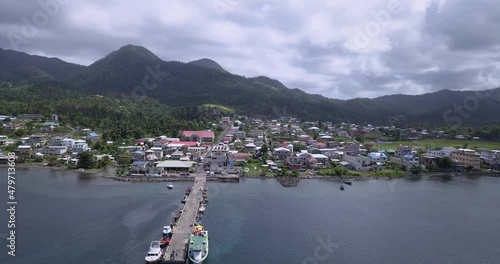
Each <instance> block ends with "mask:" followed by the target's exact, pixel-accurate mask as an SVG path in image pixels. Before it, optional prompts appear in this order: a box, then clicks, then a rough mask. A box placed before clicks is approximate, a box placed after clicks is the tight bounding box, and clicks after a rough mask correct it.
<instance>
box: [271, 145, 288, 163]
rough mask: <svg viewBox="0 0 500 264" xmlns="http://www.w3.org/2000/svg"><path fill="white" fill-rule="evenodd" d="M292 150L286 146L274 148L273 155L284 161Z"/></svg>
mask: <svg viewBox="0 0 500 264" xmlns="http://www.w3.org/2000/svg"><path fill="white" fill-rule="evenodd" d="M291 153H292V152H291V151H290V150H289V149H287V148H275V149H274V156H275V157H276V158H277V159H279V160H282V161H286V160H287V159H288V157H289V156H290V154H291Z"/></svg>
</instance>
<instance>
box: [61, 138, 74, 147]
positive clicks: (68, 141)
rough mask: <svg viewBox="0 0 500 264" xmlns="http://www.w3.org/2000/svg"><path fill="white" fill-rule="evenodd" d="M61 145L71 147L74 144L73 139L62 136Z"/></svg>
mask: <svg viewBox="0 0 500 264" xmlns="http://www.w3.org/2000/svg"><path fill="white" fill-rule="evenodd" d="M61 145H62V146H65V147H68V148H72V147H73V146H74V145H75V140H74V139H72V138H64V139H63V140H61Z"/></svg>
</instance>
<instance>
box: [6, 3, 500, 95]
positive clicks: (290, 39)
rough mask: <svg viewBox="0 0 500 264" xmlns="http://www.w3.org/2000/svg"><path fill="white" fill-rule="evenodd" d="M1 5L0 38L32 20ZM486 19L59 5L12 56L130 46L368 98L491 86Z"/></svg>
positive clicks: (478, 10) (298, 6)
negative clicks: (43, 25) (204, 58)
mask: <svg viewBox="0 0 500 264" xmlns="http://www.w3.org/2000/svg"><path fill="white" fill-rule="evenodd" d="M3 5H4V8H2V10H0V35H3V36H7V34H8V33H9V32H17V33H19V32H21V31H22V28H23V26H24V24H23V21H22V18H23V17H31V16H32V15H33V14H34V13H35V12H38V11H40V10H41V8H40V7H39V6H38V4H37V2H36V1H31V2H30V1H8V2H7V3H5V4H3ZM396 7H397V8H396ZM498 17H500V9H498V7H497V3H496V1H494V0H478V1H473V2H472V1H467V0H456V1H445V0H435V1H433V0H408V1H403V0H400V1H398V0H370V1H362V0H354V1H323V0H311V1H302V0H290V1H285V0H281V1H272V2H269V1H262V0H255V1H242V0H215V1H202V0H189V1H182V0H172V1H160V0H154V1H153V0H151V1H148V0H146V1H140V2H138V1H132V0H124V1H119V2H117V1H98V0H90V1H85V2H83V1H70V2H69V3H68V4H67V5H65V6H63V7H61V10H60V12H59V13H58V14H57V15H56V16H55V17H53V18H51V21H50V23H49V24H48V25H47V27H45V28H43V30H40V33H39V34H38V35H37V36H35V37H33V38H30V39H29V42H28V43H26V44H24V45H21V46H20V48H19V49H20V50H21V51H26V52H30V53H35V54H43V55H47V56H57V57H60V58H62V59H65V60H68V61H71V62H76V63H83V64H90V63H91V62H93V61H95V60H97V59H99V58H100V57H102V56H104V55H106V54H108V53H109V52H111V51H113V50H116V49H118V48H119V47H120V46H123V45H126V44H129V43H132V44H137V45H143V46H145V47H146V48H149V49H151V50H152V51H153V52H155V53H156V54H158V55H159V56H160V57H161V58H163V59H165V60H180V61H188V60H194V59H199V58H203V57H206V58H211V59H213V60H215V61H217V62H219V63H220V64H221V65H222V66H223V67H225V68H226V69H228V70H230V71H231V72H233V73H235V74H240V75H245V76H249V77H251V76H255V75H267V76H269V77H272V78H276V79H279V80H280V81H282V82H283V83H284V84H285V85H287V86H289V87H298V88H301V89H303V90H304V91H306V92H309V93H320V94H323V95H325V96H329V97H335V98H352V97H357V96H361V97H375V96H380V95H384V94H391V93H406V94H418V93H425V92H431V91H435V90H439V89H445V88H452V89H468V88H470V87H473V86H474V85H476V86H477V83H478V82H482V83H484V84H487V86H488V87H487V88H492V87H493V86H492V85H500V84H499V82H498V80H500V76H499V75H498V69H499V67H500V63H499V61H500V55H499V54H500V37H499V36H500V35H498V34H496V31H497V29H498V27H499V26H500V20H499V19H498ZM0 46H1V47H3V48H10V47H11V45H10V43H9V40H8V39H7V38H2V39H0ZM481 76H483V77H481ZM481 78H482V79H481Z"/></svg>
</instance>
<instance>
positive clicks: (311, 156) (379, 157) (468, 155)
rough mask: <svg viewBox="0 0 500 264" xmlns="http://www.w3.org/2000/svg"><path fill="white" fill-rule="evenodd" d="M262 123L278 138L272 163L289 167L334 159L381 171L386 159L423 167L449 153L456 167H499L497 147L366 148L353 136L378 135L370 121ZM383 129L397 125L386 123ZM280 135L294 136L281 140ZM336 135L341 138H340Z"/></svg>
mask: <svg viewBox="0 0 500 264" xmlns="http://www.w3.org/2000/svg"><path fill="white" fill-rule="evenodd" d="M265 126H266V128H267V130H268V131H269V133H270V136H271V138H273V139H274V141H278V142H279V146H274V148H273V149H272V157H273V159H274V162H273V163H275V164H276V165H277V166H283V167H287V168H289V169H298V170H303V169H318V168H321V167H324V166H325V165H327V164H329V163H331V162H334V163H337V164H340V165H341V166H343V167H345V168H347V169H351V170H357V171H380V170H383V169H384V165H386V164H387V163H394V164H397V165H401V167H402V168H406V169H408V170H410V169H411V168H413V167H416V166H422V167H423V168H425V167H428V166H434V165H437V161H438V158H443V157H448V158H449V159H450V160H451V162H452V167H453V168H455V169H465V168H471V169H473V170H479V169H480V167H481V164H486V165H490V166H491V167H492V168H498V167H499V165H500V151H498V150H488V149H480V150H478V151H476V150H472V149H457V148H452V147H444V148H436V149H428V150H422V149H418V148H413V147H409V146H399V147H398V148H397V149H394V150H378V151H369V150H371V149H374V148H373V147H374V146H373V144H370V143H366V144H360V143H359V142H357V141H356V140H354V139H353V138H354V137H355V136H357V135H365V136H366V135H371V136H373V137H374V138H378V136H379V135H380V132H379V128H377V127H373V126H371V125H367V126H358V125H354V124H350V125H348V124H341V125H340V126H334V125H333V124H332V123H330V122H325V123H323V124H322V128H319V127H318V123H317V122H310V123H303V124H299V123H298V122H297V121H285V122H284V121H283V120H271V121H270V122H268V123H267V124H265ZM301 127H302V128H303V129H302V128H301ZM305 127H306V128H305ZM385 129H393V130H394V129H396V128H394V127H385ZM398 133H402V134H403V135H404V137H406V138H410V139H422V138H424V137H440V136H443V135H444V134H443V132H442V131H437V132H428V131H425V130H424V131H416V130H412V129H401V130H398ZM283 135H287V136H288V138H293V139H294V140H289V141H280V138H282V136H283ZM313 135H314V136H313ZM334 138H336V139H337V140H334ZM339 138H340V139H341V140H342V141H344V142H342V141H339V140H338V139H339ZM476 139H478V138H476ZM297 145H299V146H302V147H303V148H305V150H294V146H297ZM425 151H427V152H425ZM422 152H423V153H422Z"/></svg>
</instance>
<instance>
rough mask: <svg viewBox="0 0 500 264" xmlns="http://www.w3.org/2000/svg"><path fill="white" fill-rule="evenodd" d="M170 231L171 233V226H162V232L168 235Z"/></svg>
mask: <svg viewBox="0 0 500 264" xmlns="http://www.w3.org/2000/svg"><path fill="white" fill-rule="evenodd" d="M170 233H172V228H171V227H170V226H164V227H163V234H164V235H167V236H168V235H169V234H170Z"/></svg>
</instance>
